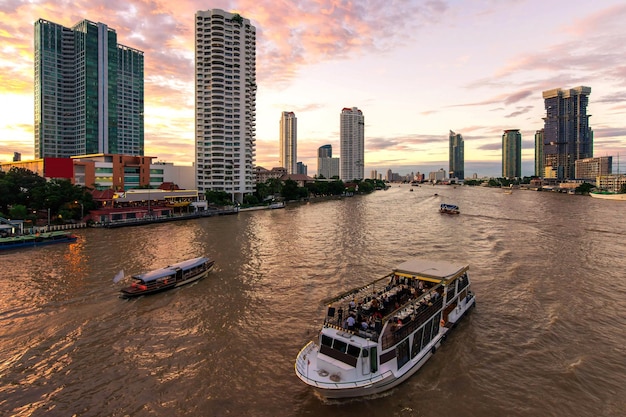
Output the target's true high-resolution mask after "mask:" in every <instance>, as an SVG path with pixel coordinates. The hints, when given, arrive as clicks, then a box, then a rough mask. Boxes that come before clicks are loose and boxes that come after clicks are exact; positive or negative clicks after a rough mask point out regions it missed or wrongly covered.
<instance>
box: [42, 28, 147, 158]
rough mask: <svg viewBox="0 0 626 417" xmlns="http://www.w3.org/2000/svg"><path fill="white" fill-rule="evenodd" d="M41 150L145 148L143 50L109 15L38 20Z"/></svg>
mask: <svg viewBox="0 0 626 417" xmlns="http://www.w3.org/2000/svg"><path fill="white" fill-rule="evenodd" d="M34 39H35V47H34V74H35V77H34V89H35V123H34V130H35V158H44V157H53V158H69V157H72V156H77V155H87V154H96V153H112V154H126V155H133V156H142V155H143V154H144V56H143V52H142V51H138V50H136V49H133V48H130V47H128V46H124V45H120V44H118V43H117V33H116V32H115V30H114V29H111V28H109V27H108V26H107V25H106V24H104V23H94V22H91V21H89V20H83V21H81V22H79V23H77V24H76V25H74V26H73V27H71V28H68V27H65V26H62V25H59V24H57V23H53V22H50V21H47V20H45V19H39V20H37V21H36V22H35V36H34Z"/></svg>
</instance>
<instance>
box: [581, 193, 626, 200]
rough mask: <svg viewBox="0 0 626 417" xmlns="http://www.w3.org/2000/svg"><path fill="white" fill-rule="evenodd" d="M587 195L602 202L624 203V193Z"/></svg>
mask: <svg viewBox="0 0 626 417" xmlns="http://www.w3.org/2000/svg"><path fill="white" fill-rule="evenodd" d="M589 195H590V196H591V197H593V198H599V199H602V200H619V201H626V193H621V194H620V193H589Z"/></svg>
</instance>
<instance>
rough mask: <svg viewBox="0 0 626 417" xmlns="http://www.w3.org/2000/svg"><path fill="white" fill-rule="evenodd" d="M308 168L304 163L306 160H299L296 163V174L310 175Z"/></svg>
mask: <svg viewBox="0 0 626 417" xmlns="http://www.w3.org/2000/svg"><path fill="white" fill-rule="evenodd" d="M307 171H308V168H307V166H306V165H304V162H298V163H297V164H296V172H294V174H302V175H308V172H307Z"/></svg>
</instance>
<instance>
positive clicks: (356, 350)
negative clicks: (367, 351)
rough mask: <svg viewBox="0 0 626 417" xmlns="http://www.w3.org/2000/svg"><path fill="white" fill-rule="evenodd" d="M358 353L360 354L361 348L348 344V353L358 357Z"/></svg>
mask: <svg viewBox="0 0 626 417" xmlns="http://www.w3.org/2000/svg"><path fill="white" fill-rule="evenodd" d="M360 354H361V348H359V347H356V346H353V345H350V344H349V345H348V355H350V356H354V357H355V358H358V357H359V355H360Z"/></svg>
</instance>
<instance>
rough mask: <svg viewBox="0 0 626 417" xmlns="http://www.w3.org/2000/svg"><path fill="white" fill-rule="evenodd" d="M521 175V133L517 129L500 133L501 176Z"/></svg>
mask: <svg viewBox="0 0 626 417" xmlns="http://www.w3.org/2000/svg"><path fill="white" fill-rule="evenodd" d="M521 176H522V134H521V133H520V132H519V129H509V130H505V131H504V134H502V178H520V177H521Z"/></svg>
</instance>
